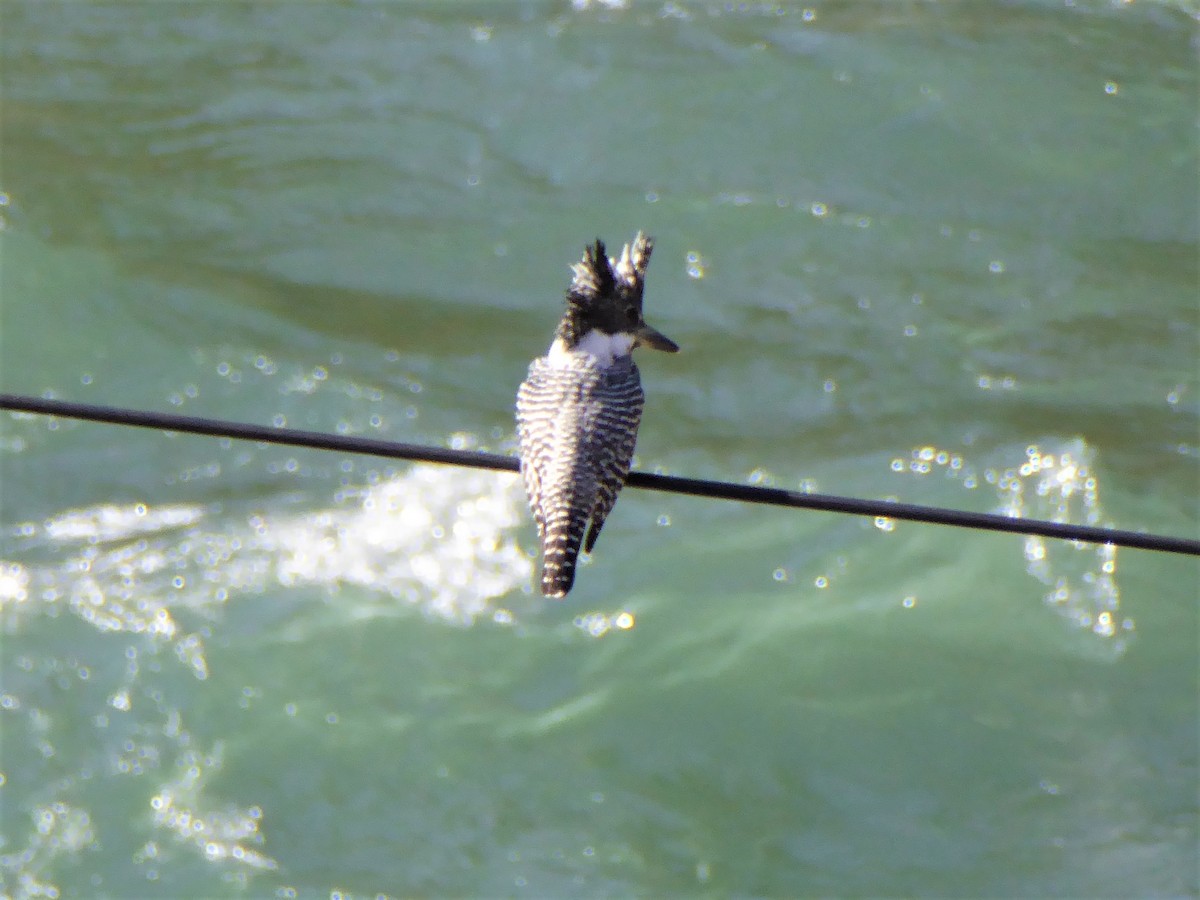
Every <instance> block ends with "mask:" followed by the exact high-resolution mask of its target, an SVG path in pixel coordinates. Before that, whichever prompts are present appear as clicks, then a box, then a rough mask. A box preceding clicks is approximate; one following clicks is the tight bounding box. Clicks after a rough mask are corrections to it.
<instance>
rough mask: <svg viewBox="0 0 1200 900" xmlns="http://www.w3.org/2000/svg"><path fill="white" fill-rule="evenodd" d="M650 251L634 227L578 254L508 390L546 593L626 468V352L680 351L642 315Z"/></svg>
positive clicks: (570, 565) (570, 574)
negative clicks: (523, 371) (552, 314)
mask: <svg viewBox="0 0 1200 900" xmlns="http://www.w3.org/2000/svg"><path fill="white" fill-rule="evenodd" d="M653 249H654V241H653V239H652V238H649V237H647V236H646V235H645V234H644V233H643V232H641V231H639V232H638V233H637V236H636V237H634V239H633V241H632V242H631V243H628V244H625V246H624V248H623V249H622V251H621V255H620V257H619V258H613V259H610V258H609V256H608V253H607V250H606V249H605V246H604V242H603V241H602V240H600V239H599V238H597V239H596V242H595V244H593V245H591V246H588V247H587V248H586V249H585V250H584V254H583V258H582V259H581V260H580V261H579V262H577V263H575V264H574V265H573V266H572V267H571V271H572V274H573V277H572V280H571V284H570V286H569V287H568V288H567V302H566V310H565V312H564V313H563V317H562V320H561V321H560V322H559V323H558V328H557V329H556V330H555V332H554V340H553V342H552V343H551V344H550V349H549V351H548V352H547V354H546V355H545V356H542V357H539V358H537V359H535V360H534V361H533V362H532V363H530V365H529V376H528V377H527V378H526V379H525V381H524V382H523V383H522V384H521V387H520V390H519V391H518V392H517V436H518V442H519V445H520V457H521V476H522V480H523V481H524V484H525V493H526V495H527V497H528V499H529V508H530V510H531V511H532V513H533V518H534V522H535V523H536V524H537V531H538V539H539V540H540V542H541V550H542V577H541V590H542V593H543V594H545V595H546V596H547V597H552V598H558V599H561V598H562V597H565V596H566V595H567V593H568V592H569V591H570V590H571V587H572V585H573V584H574V583H575V563H576V559H577V557H578V556H579V550H580V546H581V545H582V548H583V551H584V552H585V553H591V552H592V548H593V547H594V546H595V545H596V538H597V537H599V535H600V529H601V528H603V527H604V521H605V519H607V518H608V514H609V513H610V512H611V511H612V508H613V504H614V503H616V502H617V494H618V493H620V491H621V488H622V487H623V486H624V484H625V476H626V475H628V474H629V465H630V463H631V462H632V460H633V448H634V444H635V442H636V441H637V432H638V426H639V424H640V423H641V419H642V407H643V405H644V403H645V395H644V394H643V392H642V380H641V376H640V374H639V373H638V369H637V366H636V365H634V362H633V356H632V352H633V350H634V348H636V347H640V346H645V347H651V348H653V349H655V350H662V351H664V352H667V353H676V352H678V350H679V346H678V345H677V344H676V343H675V342H674V341H672V340H671V339H670V338H668V337H666V336H665V335H664V334H662V333H661V332H659V331H656V330H655V329H653V328H651V327H650V326H649V325H647V324H646V321H645V319H644V318H643V317H642V295H643V292H644V290H645V285H646V266H647V265H648V264H649V263H650V253H651V251H652V250H653ZM585 530H586V540H585Z"/></svg>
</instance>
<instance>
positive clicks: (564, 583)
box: [542, 510, 588, 598]
mask: <svg viewBox="0 0 1200 900" xmlns="http://www.w3.org/2000/svg"><path fill="white" fill-rule="evenodd" d="M587 522H588V515H587V513H586V512H580V511H574V514H572V513H571V512H570V511H568V510H563V512H562V514H561V515H560V516H558V517H557V518H555V519H552V520H551V521H548V522H547V523H546V536H545V539H544V540H543V541H542V593H543V594H545V595H546V596H547V597H555V598H562V597H565V596H567V592H568V591H570V590H571V586H572V585H573V584H574V583H575V562H576V560H577V559H578V557H579V545H580V544H581V543H583V532H584V529H586V528H587Z"/></svg>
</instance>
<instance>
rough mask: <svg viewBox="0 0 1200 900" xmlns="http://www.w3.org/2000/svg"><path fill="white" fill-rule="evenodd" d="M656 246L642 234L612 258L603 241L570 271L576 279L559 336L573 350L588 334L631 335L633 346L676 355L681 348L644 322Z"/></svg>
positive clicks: (571, 288)
mask: <svg viewBox="0 0 1200 900" xmlns="http://www.w3.org/2000/svg"><path fill="white" fill-rule="evenodd" d="M653 249H654V241H653V239H651V238H648V237H646V235H645V234H643V233H642V232H640V231H639V232H638V233H637V236H636V237H635V238H634V239H633V242H632V243H630V244H626V245H625V247H624V249H622V251H621V257H620V259H609V258H608V254H607V252H606V251H605V248H604V242H603V241H601V240H600V239H599V238H597V239H596V243H595V244H594V245H592V246H590V247H588V248H587V249H586V251H585V252H584V254H583V259H582V260H580V261H579V262H577V263H575V265H573V266H572V267H571V271H572V273H573V274H574V278H573V279H572V281H571V286H570V287H569V288H568V289H567V311H566V314H565V315H564V316H563V319H562V322H561V323H559V326H558V331H557V332H556V333H555V337H556V338H558V339H559V340H561V341H562V342H563V343H564V344H565V345H566V346H567V347H568V348H572V347H574V346H575V345H576V344H577V343H578V342H579V341H580V339H581V338H582V337H583V336H584V335H585V334H587V333H588V332H590V331H593V330H599V331H601V332H603V333H604V334H607V335H614V336H627V337H629V338H630V339H631V341H632V343H631V347H637V346H642V345H644V346H646V347H651V348H653V349H655V350H663V351H666V352H667V353H675V352H676V351H677V350H679V346H678V345H677V344H676V343H675V342H674V341H672V340H671V339H670V338H668V337H667V336H666V335H664V334H662V333H661V332H659V331H657V330H656V329H654V328H651V327H650V326H649V325H647V324H646V320H645V319H643V318H642V294H643V292H644V290H645V286H646V266H647V265H649V263H650V253H651V251H652V250H653Z"/></svg>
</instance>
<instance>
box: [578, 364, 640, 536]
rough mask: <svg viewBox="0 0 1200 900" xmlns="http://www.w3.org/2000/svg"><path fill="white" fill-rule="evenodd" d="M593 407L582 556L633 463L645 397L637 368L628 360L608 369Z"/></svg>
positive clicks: (614, 501) (588, 436)
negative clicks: (591, 480) (591, 478)
mask: <svg viewBox="0 0 1200 900" xmlns="http://www.w3.org/2000/svg"><path fill="white" fill-rule="evenodd" d="M595 393H596V395H595V400H594V402H593V404H592V407H591V408H592V410H593V413H592V416H593V421H592V422H591V423H589V424H590V427H589V428H588V430H587V440H588V441H589V442H590V443H589V451H590V452H589V454H588V455H589V456H590V457H591V458H592V459H594V460H595V462H596V470H597V471H596V498H595V504H594V506H593V508H592V527H591V528H590V529H589V530H588V534H587V540H586V541H585V542H584V545H583V549H584V552H585V553H591V552H592V547H594V546H595V545H596V538H598V537H599V536H600V529H601V528H603V527H604V520H605V519H607V518H608V514H609V513H610V512H611V511H612V508H613V504H615V503H616V502H617V494H619V493H620V492H621V488H623V487H624V486H625V476H626V475H628V474H629V465H630V463H631V462H632V461H633V448H634V445H635V443H636V442H637V432H638V425H639V424H640V423H641V421H642V407H643V406H644V405H645V399H646V398H645V395H644V394H643V393H642V380H641V377H640V375H639V374H638V370H637V366H635V365H634V364H633V360H632V359H631V360H629V364H628V367H624V366H621V367H619V368H614V369H610V370H609V371H608V372H606V373H605V374H604V375H603V376H602V377H601V378H600V380H599V383H598V384H597V386H596V392H595Z"/></svg>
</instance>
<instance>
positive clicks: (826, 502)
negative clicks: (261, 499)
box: [0, 394, 1200, 556]
mask: <svg viewBox="0 0 1200 900" xmlns="http://www.w3.org/2000/svg"><path fill="white" fill-rule="evenodd" d="M0 409H8V410H12V411H14V412H26V413H37V414H39V415H47V416H63V417H65V418H71V419H85V420H88V421H92V422H107V423H109V424H112V425H134V426H138V427H140V428H157V429H161V430H163V431H180V432H186V433H188V434H204V435H210V436H213V437H230V438H238V439H240V440H248V441H261V442H263V443H269V444H286V445H289V446H295V447H314V448H316V449H319V450H341V451H344V452H347V453H364V454H368V455H370V456H383V457H388V458H391V459H409V460H416V461H420V462H432V463H443V464H445V465H450V466H471V467H474V468H477V469H494V470H497V471H503V472H516V471H518V468H519V464H518V462H517V459H516V458H515V457H512V456H500V455H499V454H496V453H481V452H478V451H470V450H448V449H445V448H442V447H429V446H425V445H422V444H398V443H394V442H392V441H380V440H373V439H371V438H362V437H351V436H347V435H334V434H326V433H324V432H319V431H300V430H298V429H295V428H268V427H266V426H263V425H247V424H243V423H240V422H222V421H218V420H214V419H202V418H197V417H194V416H179V415H173V414H171V413H158V412H145V411H142V410H132V409H119V408H116V407H110V406H95V405H92V404H88V403H72V402H70V401H66V400H46V399H42V398H38V397H24V396H19V395H16V394H0ZM625 483H626V484H627V485H629V486H630V487H638V488H646V489H647V490H652V491H665V492H667V493H673V494H692V495H694V496H697V497H713V498H716V499H719V500H741V501H743V502H746V503H765V504H768V505H770V506H788V507H794V508H799V509H820V510H826V511H828V512H841V513H851V514H853V515H861V516H886V517H888V518H890V519H906V520H908V521H911V522H928V523H932V524H935V525H955V526H958V527H961V528H978V529H984V530H987V531H1005V532H1009V533H1011V534H1036V535H1040V536H1042V537H1052V538H1061V539H1063V540H1071V541H1085V542H1087V543H1092V544H1117V545H1120V546H1123V547H1135V548H1138V549H1142V550H1160V551H1164V552H1167V553H1184V554H1189V555H1191V556H1200V541H1196V540H1191V539H1188V538H1181V537H1171V536H1168V535H1158V534H1148V533H1146V532H1139V531H1121V530H1118V529H1110V528H1096V527H1093V526H1090V525H1071V524H1068V523H1066V522H1047V521H1044V520H1041V519H1019V518H1013V517H1009V516H1001V515H995V514H991V513H973V512H964V511H961V510H952V509H940V508H938V507H932V506H917V505H915V504H912V503H895V502H892V501H889V500H859V499H855V498H853V497H837V496H833V495H829V494H808V493H804V492H802V491H788V490H784V489H783V488H773V487H761V486H758V485H748V484H729V483H727V482H723V481H705V480H703V479H698V478H679V477H677V476H674V475H653V474H651V473H649V472H630V473H629V477H628V478H627V479H626V482H625Z"/></svg>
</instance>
